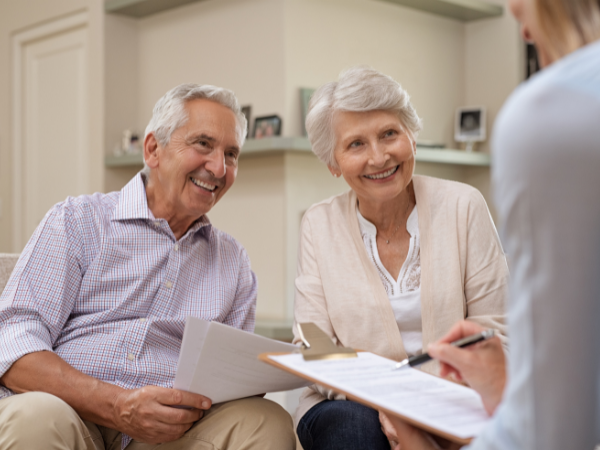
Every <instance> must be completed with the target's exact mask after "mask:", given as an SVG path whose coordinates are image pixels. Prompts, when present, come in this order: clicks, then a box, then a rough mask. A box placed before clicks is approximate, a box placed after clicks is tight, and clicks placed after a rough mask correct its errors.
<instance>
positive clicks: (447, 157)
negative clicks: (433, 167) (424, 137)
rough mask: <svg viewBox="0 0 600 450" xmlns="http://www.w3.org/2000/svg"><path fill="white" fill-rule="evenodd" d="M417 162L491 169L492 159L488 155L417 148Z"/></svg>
mask: <svg viewBox="0 0 600 450" xmlns="http://www.w3.org/2000/svg"><path fill="white" fill-rule="evenodd" d="M417 162H428V163H440V164H455V165H459V166H484V167H485V166H487V167H489V165H490V163H491V162H492V157H491V156H490V155H489V154H487V153H477V152H465V151H464V150H450V149H440V150H437V149H431V148H423V147H417Z"/></svg>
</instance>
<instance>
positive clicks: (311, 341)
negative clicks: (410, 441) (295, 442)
mask: <svg viewBox="0 0 600 450" xmlns="http://www.w3.org/2000/svg"><path fill="white" fill-rule="evenodd" d="M299 325H300V326H299V330H300V331H299V335H300V336H301V339H302V341H303V346H302V348H301V349H300V353H301V354H302V356H303V360H304V361H306V362H310V361H331V360H344V359H347V358H357V357H358V354H359V353H360V354H363V356H365V357H366V356H369V355H371V356H373V357H376V358H381V357H378V356H376V355H373V354H372V353H369V352H362V351H360V350H357V351H355V350H353V349H348V348H343V347H337V346H336V345H335V344H334V343H333V342H332V341H331V339H329V337H328V336H327V335H326V334H325V333H324V332H323V331H322V330H321V329H319V328H318V327H317V326H316V325H315V324H312V323H311V324H309V326H308V327H307V324H299ZM314 328H316V329H317V330H318V331H315V329H314ZM307 330H310V332H308V333H307ZM323 336H325V337H326V338H327V342H326V341H325V340H324V339H323ZM340 349H343V350H342V351H340ZM310 350H312V351H310ZM328 352H330V353H328ZM288 355H292V354H290V353H262V354H260V355H259V359H260V360H261V361H263V362H265V363H267V364H270V365H272V366H274V367H277V368H278V369H281V370H284V371H286V372H288V373H291V374H293V375H296V376H298V377H300V378H303V379H305V380H308V381H311V382H313V383H316V384H319V385H321V386H325V387H326V388H328V389H332V390H334V391H336V392H339V393H342V394H344V395H345V396H346V398H348V399H350V400H353V401H355V402H357V403H361V404H363V405H365V406H368V407H370V408H373V409H376V410H379V411H383V412H385V413H386V414H387V415H389V416H393V417H398V418H400V419H402V420H404V421H405V422H407V423H409V424H411V425H413V426H415V427H417V428H419V429H421V430H423V431H426V432H428V433H430V434H433V435H436V436H439V437H441V438H444V439H447V440H449V441H451V442H454V443H457V444H462V445H466V444H469V443H470V442H471V440H472V439H473V438H474V437H475V436H470V437H464V436H463V437H461V436H458V435H455V434H453V433H451V432H448V431H444V430H441V429H438V428H435V427H432V426H430V425H428V424H427V423H423V422H422V421H419V420H416V419H415V418H414V417H410V416H408V415H404V414H401V413H399V412H398V411H394V410H392V409H390V408H388V407H386V406H385V405H382V404H380V403H378V402H376V401H373V399H372V398H369V397H368V396H364V395H361V396H359V395H355V394H354V393H353V392H349V391H348V390H345V389H342V388H340V387H339V386H336V385H335V384H334V383H327V382H324V381H323V380H321V379H318V378H316V377H313V376H311V375H309V374H307V373H304V372H302V371H300V370H295V369H293V368H291V367H288V366H286V365H284V364H282V363H280V362H278V361H275V360H274V359H272V358H271V356H275V357H277V356H288ZM315 355H318V357H315ZM295 357H299V355H297V356H295ZM387 361H390V363H392V364H395V361H391V360H387ZM333 363H335V362H333ZM406 370H416V369H406ZM420 374H422V375H423V376H427V377H433V379H435V380H438V381H443V382H444V383H450V384H452V385H456V384H455V383H452V382H451V381H448V380H444V379H442V378H440V377H435V376H434V375H429V374H425V373H423V372H420ZM419 376H421V375H419ZM461 389H469V388H466V387H464V386H461ZM469 390H470V391H472V390H471V389H469ZM472 392H474V391H472ZM486 417H487V415H486Z"/></svg>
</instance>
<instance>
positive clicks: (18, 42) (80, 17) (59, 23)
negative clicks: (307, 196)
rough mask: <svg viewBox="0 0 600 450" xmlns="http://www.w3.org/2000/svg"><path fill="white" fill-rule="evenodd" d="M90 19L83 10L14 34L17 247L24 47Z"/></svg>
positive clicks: (17, 236)
mask: <svg viewBox="0 0 600 450" xmlns="http://www.w3.org/2000/svg"><path fill="white" fill-rule="evenodd" d="M89 23H90V19H89V14H88V12H87V11H82V12H79V13H76V14H73V15H69V16H66V17H63V18H60V19H57V20H53V21H52V22H48V23H45V24H42V25H39V26H37V27H35V28H31V29H28V30H25V31H22V32H19V33H16V34H15V35H13V38H12V64H13V80H12V86H13V89H12V92H13V94H12V95H13V103H12V118H13V126H12V144H13V145H12V149H13V150H12V159H13V164H12V165H13V176H12V188H13V199H12V203H13V204H12V212H13V230H12V231H13V232H12V237H13V239H12V241H13V244H12V246H13V251H14V252H16V253H19V252H21V251H22V250H23V249H22V247H21V241H22V238H23V231H22V230H23V207H22V204H23V203H22V202H23V192H22V186H21V181H22V180H21V175H22V173H23V172H22V170H23V111H24V105H23V102H24V92H23V76H24V71H23V50H24V48H25V46H26V45H27V44H29V43H30V42H32V41H35V40H38V39H43V38H45V37H49V36H51V35H53V34H58V33H63V32H66V31H69V30H71V29H73V28H79V27H81V26H89Z"/></svg>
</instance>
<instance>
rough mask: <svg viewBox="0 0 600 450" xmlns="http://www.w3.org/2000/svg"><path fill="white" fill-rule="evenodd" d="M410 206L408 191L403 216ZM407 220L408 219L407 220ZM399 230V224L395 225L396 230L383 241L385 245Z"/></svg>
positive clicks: (388, 243)
mask: <svg viewBox="0 0 600 450" xmlns="http://www.w3.org/2000/svg"><path fill="white" fill-rule="evenodd" d="M409 206H410V191H409V192H408V201H407V202H406V209H405V210H404V216H405V217H406V214H407V213H408V208H409ZM407 220H408V218H407ZM399 228H400V224H398V225H396V228H394V231H392V234H390V236H389V237H388V238H387V239H385V238H384V239H385V243H386V244H387V245H390V239H392V238H393V237H394V235H395V234H396V231H398V229H399Z"/></svg>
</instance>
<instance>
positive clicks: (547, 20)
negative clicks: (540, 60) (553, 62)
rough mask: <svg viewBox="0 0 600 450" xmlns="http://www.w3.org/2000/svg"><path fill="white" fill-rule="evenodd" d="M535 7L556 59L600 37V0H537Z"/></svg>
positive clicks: (550, 51) (550, 50)
mask: <svg viewBox="0 0 600 450" xmlns="http://www.w3.org/2000/svg"><path fill="white" fill-rule="evenodd" d="M535 7H536V11H537V19H538V21H539V24H540V28H541V31H542V33H544V38H545V39H546V41H547V42H548V51H549V54H550V56H551V57H552V58H553V59H559V58H562V57H563V56H565V55H567V54H569V53H571V52H572V51H575V50H577V49H578V48H580V47H583V46H584V45H586V44H589V43H591V42H594V41H596V40H598V39H600V0H535Z"/></svg>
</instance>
